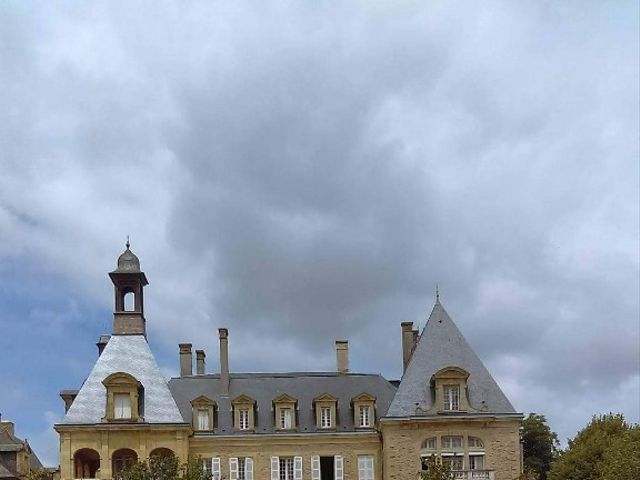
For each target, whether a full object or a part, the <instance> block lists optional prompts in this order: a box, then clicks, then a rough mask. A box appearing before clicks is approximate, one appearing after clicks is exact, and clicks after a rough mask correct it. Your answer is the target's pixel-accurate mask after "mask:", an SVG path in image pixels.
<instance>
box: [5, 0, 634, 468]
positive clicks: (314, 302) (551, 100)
mask: <svg viewBox="0 0 640 480" xmlns="http://www.w3.org/2000/svg"><path fill="white" fill-rule="evenodd" d="M639 16H640V15H639V11H638V3H637V2H635V1H624V0H616V1H613V0H611V1H601V2H595V1H594V2H592V1H584V0H579V1H578V0H576V1H564V2H556V1H529V2H509V1H498V0H488V1H485V2H476V1H460V2H449V1H444V0H443V1H435V0H430V1H415V2H410V1H397V0H396V1H393V2H391V1H389V2H383V1H353V2H339V1H325V2H299V1H277V2H267V1H265V2H262V1H261V2H242V1H233V2H231V1H208V2H198V1H192V2H181V1H153V2H144V1H140V2H117V1H110V2H40V3H38V2H19V1H9V2H2V3H0V366H1V367H0V385H1V387H0V412H2V415H3V418H4V419H10V420H12V421H15V422H16V430H17V434H18V435H19V436H20V437H22V438H25V437H26V438H27V439H28V440H29V442H30V443H31V445H32V446H33V447H34V449H35V450H36V452H37V453H38V454H39V455H40V457H41V458H42V460H43V461H44V462H45V463H46V464H48V465H57V463H58V453H57V452H58V437H57V434H56V433H55V432H54V431H53V429H52V425H53V424H54V423H56V422H57V421H59V420H60V419H61V417H62V415H63V413H64V408H63V402H62V400H61V399H60V398H59V397H58V392H59V390H61V389H69V388H78V387H79V386H80V385H81V383H82V381H83V380H84V378H85V377H86V376H87V375H88V373H89V371H90V369H91V367H92V365H93V362H94V361H95V359H96V356H97V349H96V347H95V342H96V341H97V339H98V336H99V335H100V334H104V333H110V330H111V321H112V311H113V287H112V285H111V282H110V280H109V278H108V276H107V272H109V271H111V270H113V269H114V268H115V266H116V259H117V257H118V255H119V254H120V253H122V251H123V250H124V243H125V239H126V236H127V235H130V238H131V245H132V247H131V248H132V250H133V251H134V252H135V253H136V254H137V255H138V256H139V257H140V260H141V264H142V268H143V270H144V271H145V272H146V275H147V277H148V279H149V282H150V284H149V286H148V287H146V290H145V316H146V318H147V328H148V332H149V342H150V344H151V347H152V350H153V351H154V353H155V355H156V357H157V360H158V362H159V364H160V366H161V368H162V370H163V372H164V373H165V374H166V375H167V377H169V376H172V375H175V374H176V373H177V372H178V347H177V345H178V343H180V342H192V343H193V344H194V349H195V348H202V349H205V350H206V351H207V353H208V358H207V360H208V363H207V369H208V371H210V372H215V371H217V370H218V368H219V365H218V360H217V359H218V338H217V329H218V328H219V327H227V328H229V339H230V340H229V342H230V365H231V370H232V371H236V372H240V371H292V370H293V371H300V370H333V369H335V352H334V340H336V339H348V340H349V342H350V360H351V369H352V371H358V372H371V373H382V374H383V375H384V376H385V377H386V378H389V379H397V378H400V376H401V374H402V371H401V370H402V353H401V347H400V322H402V321H407V320H409V321H414V322H416V324H417V325H419V326H420V327H423V326H424V324H425V321H426V318H428V315H429V313H430V311H431V308H432V306H433V303H434V297H435V286H436V284H438V285H439V289H440V298H441V301H442V303H443V305H444V306H445V308H446V309H447V311H448V312H449V314H450V315H451V316H452V318H453V319H454V321H455V322H456V324H457V326H458V327H459V328H460V330H461V331H462V332H463V334H464V335H465V337H466V338H467V340H468V342H469V343H470V344H471V346H472V347H473V348H474V349H475V351H476V352H477V353H478V355H479V356H480V358H481V359H482V360H483V362H484V363H485V364H486V366H487V367H488V368H489V370H490V371H491V372H492V374H493V376H494V377H495V378H496V380H497V381H498V383H499V384H500V385H501V387H502V388H503V390H504V391H505V393H506V394H507V396H508V397H509V398H510V399H511V401H512V403H513V404H514V406H515V408H516V409H517V410H518V411H521V412H525V413H527V412H538V413H542V414H544V415H546V417H547V419H548V421H549V424H550V426H551V428H552V429H553V430H554V431H556V432H557V433H558V435H559V437H560V438H561V440H562V441H563V442H566V439H567V438H571V437H573V436H574V435H575V433H576V432H577V431H578V430H579V429H580V428H582V427H583V426H584V425H585V424H586V423H587V422H588V421H589V420H590V418H591V417H592V415H594V414H597V413H603V412H609V411H613V412H622V413H624V415H625V416H626V418H627V419H628V420H630V421H633V422H638V421H639V417H640V412H639V410H640V406H639V405H640V353H639V350H640V325H639V323H640V320H639V317H640V306H639V303H640V300H639V291H640V285H639V269H640V260H639V241H640V239H639V216H640V212H639V204H640V201H639V193H638V192H639V190H640V185H639V178H640V172H639V161H638V159H639V144H638V131H639V114H638V104H639V95H638V78H639V71H638V70H639V68H638V58H639V51H638V50H639V47H638V45H639V38H638V35H639V34H638V30H639V25H638V19H639Z"/></svg>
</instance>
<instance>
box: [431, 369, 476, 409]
mask: <svg viewBox="0 0 640 480" xmlns="http://www.w3.org/2000/svg"><path fill="white" fill-rule="evenodd" d="M468 378H469V372H467V371H466V370H463V369H462V368H460V367H454V366H451V367H445V368H443V369H441V370H439V371H438V372H436V373H435V374H434V375H433V377H431V385H432V386H433V389H434V393H435V403H434V405H433V408H432V410H433V411H434V412H437V413H447V412H468V411H473V409H472V408H471V406H470V405H469V398H468V397H467V379H468Z"/></svg>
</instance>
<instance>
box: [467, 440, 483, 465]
mask: <svg viewBox="0 0 640 480" xmlns="http://www.w3.org/2000/svg"><path fill="white" fill-rule="evenodd" d="M467 442H468V445H469V469H470V470H484V468H485V463H484V443H482V440H480V439H479V438H478V437H469V439H468V441H467Z"/></svg>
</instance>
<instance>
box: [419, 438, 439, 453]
mask: <svg viewBox="0 0 640 480" xmlns="http://www.w3.org/2000/svg"><path fill="white" fill-rule="evenodd" d="M422 449H424V450H435V449H436V437H429V438H426V439H425V440H424V441H423V442H422Z"/></svg>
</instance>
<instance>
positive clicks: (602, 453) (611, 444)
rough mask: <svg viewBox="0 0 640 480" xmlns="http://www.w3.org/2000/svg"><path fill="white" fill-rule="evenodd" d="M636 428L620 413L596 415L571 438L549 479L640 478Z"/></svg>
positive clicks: (632, 479)
mask: <svg viewBox="0 0 640 480" xmlns="http://www.w3.org/2000/svg"><path fill="white" fill-rule="evenodd" d="M637 430H638V426H635V427H632V426H630V425H629V424H627V423H626V422H625V420H624V417H623V416H622V415H621V414H612V413H610V414H607V415H601V416H594V417H593V419H592V420H591V422H590V423H589V424H588V425H587V426H586V427H585V428H584V429H582V430H581V431H580V432H578V434H577V435H576V437H575V438H574V439H573V440H569V447H568V448H567V450H566V451H564V452H562V454H561V455H560V456H559V457H558V459H557V460H556V462H555V463H554V465H553V468H552V469H551V471H550V472H549V479H550V480H604V479H607V480H609V479H611V480H613V479H614V478H615V479H616V480H627V479H628V480H637V479H638V478H640V467H639V464H638V460H637V459H638V455H637V449H638V444H637V441H638V438H637V435H638V434H637V433H636V432H637ZM634 452H636V454H635V458H633V454H634ZM627 455H629V456H627Z"/></svg>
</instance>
